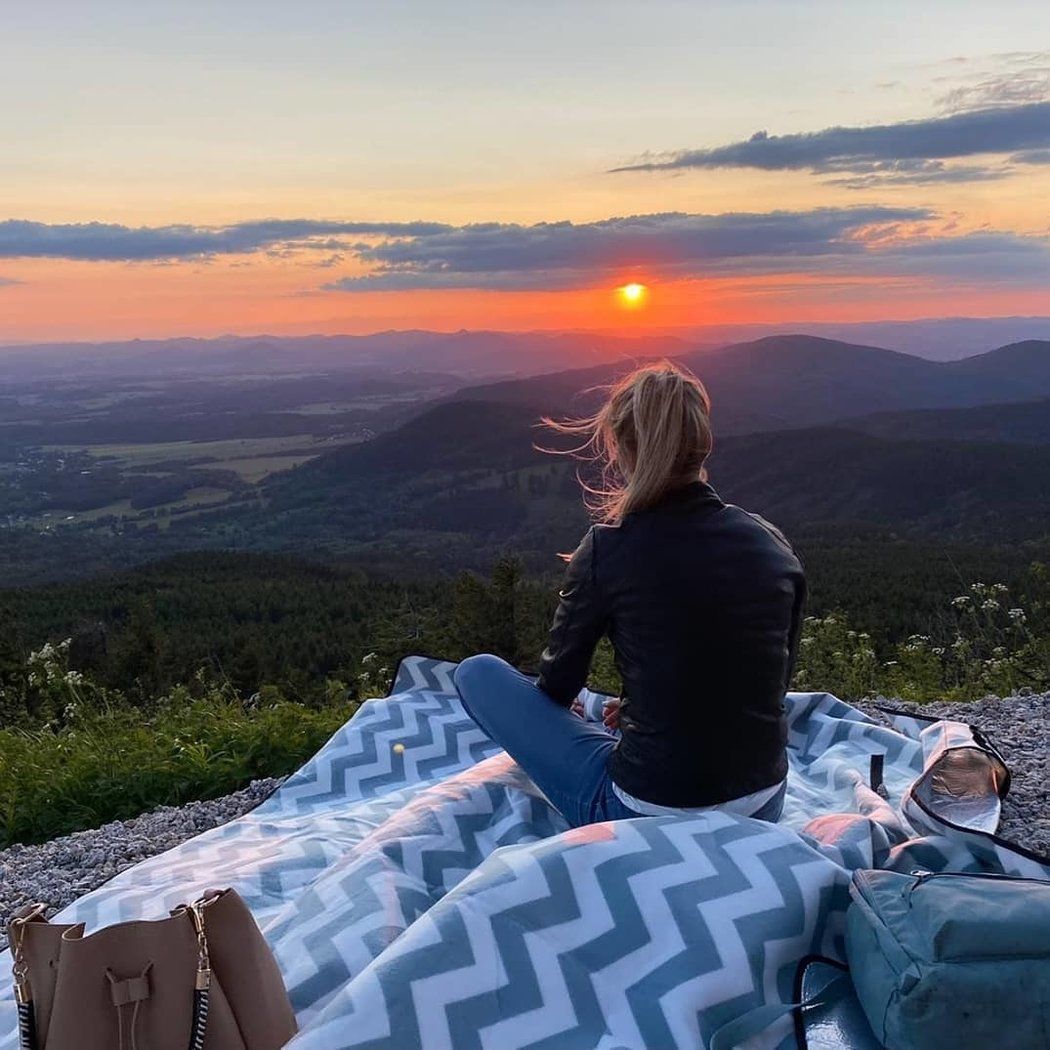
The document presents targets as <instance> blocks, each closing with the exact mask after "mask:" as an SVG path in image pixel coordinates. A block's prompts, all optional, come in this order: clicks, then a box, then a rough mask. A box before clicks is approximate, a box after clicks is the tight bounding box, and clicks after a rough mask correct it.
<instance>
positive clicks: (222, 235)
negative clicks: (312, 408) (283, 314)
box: [0, 219, 450, 262]
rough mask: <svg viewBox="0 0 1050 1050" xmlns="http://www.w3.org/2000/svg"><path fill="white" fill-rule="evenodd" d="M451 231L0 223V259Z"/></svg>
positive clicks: (271, 224)
mask: <svg viewBox="0 0 1050 1050" xmlns="http://www.w3.org/2000/svg"><path fill="white" fill-rule="evenodd" d="M447 229H450V227H448V226H446V225H444V224H443V223H436V222H325V221H320V220H314V219H264V220H261V221H259V222H242V223H236V224H234V225H231V226H191V225H175V226H135V227H132V226H122V225H119V224H117V223H102V222H84V223H65V224H58V223H55V224H51V223H43V222H31V221H28V220H24V219H8V220H6V221H0V258H38V259H39V258H51V259H79V260H93V261H110V262H141V261H148V260H158V259H185V258H193V257H207V256H216V255H242V254H245V253H250V252H257V251H263V250H276V251H286V250H288V249H289V248H291V247H295V248H298V249H299V250H315V251H328V252H331V251H333V250H338V249H341V248H344V247H346V244H345V242H344V241H343V240H341V239H339V238H340V236H341V237H422V236H426V235H428V234H434V233H440V232H442V231H444V230H447Z"/></svg>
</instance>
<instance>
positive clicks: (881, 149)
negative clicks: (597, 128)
mask: <svg viewBox="0 0 1050 1050" xmlns="http://www.w3.org/2000/svg"><path fill="white" fill-rule="evenodd" d="M1047 147H1050V101H1045V100H1044V101H1038V102H1024V103H1020V104H1016V105H1001V106H988V107H985V108H983V109H975V110H969V111H967V112H961V113H951V114H948V115H946V116H939V117H931V118H928V119H926V120H911V121H903V122H901V123H897V124H877V125H872V126H870V127H831V128H824V129H823V130H822V131H810V132H800V133H797V134H791V135H770V134H769V133H768V132H766V131H758V132H755V134H754V135H752V136H751V137H750V138H749V139H744V140H741V141H739V142H731V143H729V144H728V145H725V146H717V147H714V148H712V149H694V150H680V151H678V152H673V153H668V154H659V155H657V156H653V157H645V158H642V159H641V160H639V161H637V162H635V163H632V164H623V165H620V166H619V167H616V168H613V169H612V171H613V172H624V171H680V170H686V169H705V168H706V169H714V168H759V169H762V170H764V171H809V172H813V173H816V174H829V173H830V174H836V175H847V176H848V175H851V174H855V175H859V176H863V177H865V178H866V180H867V182H866V183H865V184H870V183H871V181H873V180H874V179H875V178H878V177H879V176H880V172H879V169H878V166H879V165H888V166H889V169H888V170H887V171H886V172H885V175H884V179H885V180H886V181H890V182H897V183H901V182H917V183H929V182H954V181H959V180H960V178H962V179H980V178H988V177H1001V174H1004V172H1002V170H1001V169H998V170H996V169H988V168H985V167H979V166H970V167H969V168H963V169H959V168H954V167H950V166H947V165H944V164H943V162H944V161H946V160H955V159H959V158H964V157H976V156H980V155H982V154H1007V155H1008V154H1013V153H1019V152H1033V151H1038V150H1042V149H1045V148H1047ZM938 165H940V166H938ZM960 171H962V172H963V174H962V175H960V174H959V172H960ZM989 171H992V172H993V174H991V175H989V174H988V172H989Z"/></svg>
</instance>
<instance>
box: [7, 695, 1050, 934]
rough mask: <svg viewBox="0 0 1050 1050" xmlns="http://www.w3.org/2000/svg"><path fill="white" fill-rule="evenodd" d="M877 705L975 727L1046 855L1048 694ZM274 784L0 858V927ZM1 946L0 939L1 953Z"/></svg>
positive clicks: (1013, 807)
mask: <svg viewBox="0 0 1050 1050" xmlns="http://www.w3.org/2000/svg"><path fill="white" fill-rule="evenodd" d="M879 703H880V704H884V705H885V706H887V707H895V708H902V709H905V710H911V711H915V712H916V713H918V714H925V715H937V716H942V717H945V718H954V719H958V720H959V721H962V722H969V723H971V724H973V725H976V726H978V727H979V728H980V729H981V730H982V731H983V732H984V734H985V736H987V737H988V739H989V740H990V741H991V742H992V743H993V744H994V745H995V746H996V747H997V748H998V749H999V750H1000V751H1001V752H1002V754H1003V757H1004V758H1005V759H1006V763H1007V765H1008V766H1009V767H1010V772H1011V775H1012V784H1011V789H1010V794H1009V796H1008V797H1007V799H1006V801H1005V802H1004V804H1003V817H1002V823H1001V825H1000V831H999V833H1000V835H1002V837H1003V838H1006V839H1008V840H1010V841H1012V842H1016V843H1018V844H1019V845H1022V846H1024V847H1026V848H1027V849H1030V850H1034V851H1036V852H1037V853H1041V854H1045V855H1050V776H1048V774H1050V693H1042V694H1033V695H1030V696H1014V697H1007V698H1006V699H999V698H996V697H988V698H987V699H985V700H978V701H976V702H974V703H971V704H925V705H917V704H906V703H903V702H901V701H894V700H885V701H883V700H880V701H879ZM856 706H858V707H860V708H861V709H863V710H865V711H867V712H868V713H869V714H870V715H872V716H873V717H876V718H880V719H882V718H884V717H885V716H883V715H882V714H881V713H880V712H879V711H877V710H876V709H875V705H874V704H871V703H859V704H857V705H856ZM279 783H280V780H276V779H271V780H256V781H253V782H252V784H250V785H249V786H248V787H246V788H244V789H243V790H241V791H237V792H235V793H234V794H232V795H227V796H226V797H225V798H218V799H213V800H211V801H209V802H193V803H190V804H189V805H187V806H180V807H178V808H173V807H170V806H166V807H164V808H162V809H157V810H154V811H153V812H152V813H145V814H143V815H142V816H141V817H136V818H135V819H134V820H125V821H114V822H113V823H112V824H106V825H105V826H104V827H101V828H97V829H96V830H94V831H78V832H77V833H76V834H73V835H66V836H64V837H63V838H59V839H54V840H52V841H51V842H47V843H44V844H43V845H40V846H11V847H10V848H8V849H6V850H0V923H2V922H3V921H5V920H6V918H7V916H8V915H9V914H10V913H11V912H12V911H14V909H16V908H19V907H21V906H22V905H23V904H25V903H27V902H29V901H40V900H42V901H46V902H47V903H48V904H49V905H50V911H51V912H53V911H56V910H58V909H59V908H62V907H64V906H65V905H67V904H69V903H70V902H72V901H74V900H76V899H77V897H80V896H81V895H83V894H85V893H87V892H88V891H89V890H92V889H94V888H95V887H96V886H99V885H101V884H102V883H103V882H106V881H107V880H108V879H111V878H112V877H113V876H114V875H116V874H117V873H118V872H121V871H123V870H124V869H125V868H129V867H131V865H133V864H137V863H138V862H139V861H140V860H145V859H146V858H147V857H152V856H153V855H154V854H157V853H162V852H163V851H164V850H168V849H171V848H172V847H173V846H177V845H178V844H179V843H180V842H183V841H184V840H186V839H188V838H192V837H193V836H194V835H197V834H199V833H200V832H202V831H207V830H208V828H213V827H216V826H217V825H219V824H225V823H226V822H227V821H229V820H233V819H234V818H235V817H239V816H240V815H241V814H243V813H246V812H247V811H248V810H250V809H252V808H254V807H255V806H256V805H258V803H259V802H261V801H262V800H263V799H264V798H265V797H266V796H267V795H269V794H270V792H272V791H273V790H274V788H276V787H277V785H278V784H279ZM5 945H6V938H5V936H4V934H3V933H2V932H0V948H3V947H4V946H5Z"/></svg>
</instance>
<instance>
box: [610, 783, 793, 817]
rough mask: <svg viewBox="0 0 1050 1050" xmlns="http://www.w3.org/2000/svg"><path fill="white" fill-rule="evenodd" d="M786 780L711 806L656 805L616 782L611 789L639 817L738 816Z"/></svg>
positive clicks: (749, 813)
mask: <svg viewBox="0 0 1050 1050" xmlns="http://www.w3.org/2000/svg"><path fill="white" fill-rule="evenodd" d="M785 783H786V781H784V780H782V781H780V783H779V784H774V785H773V786H772V787H768V788H763V789H762V790H761V791H755V792H753V793H752V794H750V795H743V796H742V797H741V798H731V799H729V800H728V801H726V802H716V803H715V804H714V805H713V806H658V805H657V804H656V803H655V802H643V801H642V799H640V798H635V797H634V796H633V795H628V794H627V792H626V791H624V790H623V789H622V788H621V787H620V786H619V785H618V784H616V783H615V782H614V783H613V786H612V789H613V792H614V793H615V795H616V797H617V798H618V799H619V800H620V801H621V802H622V803H623V804H624V805H625V806H626V807H627V808H628V809H633V810H634V812H635V813H637V814H638V815H639V816H640V817H682V816H695V815H696V814H697V813H709V812H711V811H712V810H720V811H721V812H723V813H734V814H736V815H737V816H739V817H750V816H752V815H753V814H755V813H757V812H758V811H759V810H760V809H761V808H762V807H763V806H764V805H765V804H766V803H767V802H768V801H769V800H770V799H771V798H773V796H774V795H775V794H776V793H777V792H778V791H779V790H780V789H781V788H782V787H783V786H784V784H785Z"/></svg>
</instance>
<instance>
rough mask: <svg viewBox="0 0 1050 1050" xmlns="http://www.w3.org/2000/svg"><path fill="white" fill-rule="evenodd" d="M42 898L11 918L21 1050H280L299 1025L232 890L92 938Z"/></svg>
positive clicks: (275, 971) (265, 949)
mask: <svg viewBox="0 0 1050 1050" xmlns="http://www.w3.org/2000/svg"><path fill="white" fill-rule="evenodd" d="M43 912H44V905H42V904H36V905H30V906H28V907H25V908H22V909H21V910H20V911H18V912H16V913H15V914H14V916H12V918H11V921H10V922H9V923H8V936H9V939H10V944H11V954H12V957H13V959H14V976H15V998H16V1000H17V1003H18V1020H19V1034H20V1038H21V1042H20V1050H278V1048H279V1047H282V1046H284V1044H285V1043H287V1042H288V1040H289V1039H291V1038H292V1036H293V1035H295V1033H296V1031H297V1028H296V1023H295V1015H294V1014H293V1013H292V1007H291V1004H290V1003H289V1001H288V993H287V992H286V991H285V988H284V983H283V982H282V980H281V973H280V971H279V970H278V968H277V962H276V960H275V959H274V957H273V954H272V953H271V952H270V949H269V946H268V945H267V944H266V941H265V940H264V939H263V935H262V933H261V932H260V931H259V927H258V926H257V925H256V923H255V920H254V919H253V918H252V914H251V912H250V911H249V910H248V907H247V905H246V904H245V903H244V901H243V900H242V899H241V898H240V897H239V896H238V894H237V893H236V892H235V891H234V890H210V891H209V892H208V893H206V894H204V896H203V897H200V898H198V899H197V900H196V901H194V902H193V903H192V904H188V905H187V904H183V905H180V906H179V907H178V908H175V909H174V910H173V911H172V912H171V913H170V915H169V917H168V918H166V919H159V920H156V921H153V922H148V921H142V920H140V921H135V922H122V923H118V924H117V925H115V926H109V927H106V928H105V929H102V930H99V931H98V932H96V933H93V934H91V935H90V936H88V937H85V936H84V924H83V923H76V924H73V925H68V926H57V925H53V924H52V923H49V922H48V921H47V920H46V919H44V917H43Z"/></svg>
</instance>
